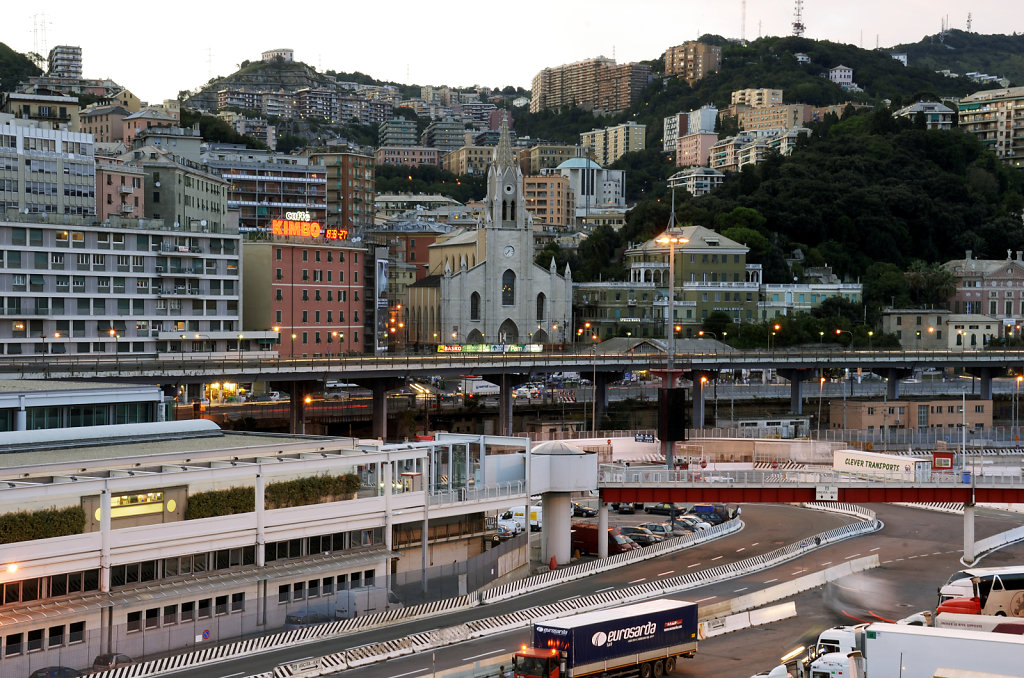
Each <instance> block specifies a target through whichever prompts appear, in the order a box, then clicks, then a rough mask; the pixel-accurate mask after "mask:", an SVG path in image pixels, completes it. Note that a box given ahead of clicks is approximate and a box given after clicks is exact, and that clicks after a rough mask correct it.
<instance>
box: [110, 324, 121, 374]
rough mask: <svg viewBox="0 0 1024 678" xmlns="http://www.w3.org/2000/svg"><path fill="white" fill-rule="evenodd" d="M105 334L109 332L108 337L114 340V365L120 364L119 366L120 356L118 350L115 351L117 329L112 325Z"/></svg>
mask: <svg viewBox="0 0 1024 678" xmlns="http://www.w3.org/2000/svg"><path fill="white" fill-rule="evenodd" d="M107 334H109V335H110V338H111V339H113V340H114V365H115V366H117V367H119V368H120V366H121V356H120V355H118V352H117V330H115V329H114V328H113V327H111V328H110V329H109V330H108V331H107Z"/></svg>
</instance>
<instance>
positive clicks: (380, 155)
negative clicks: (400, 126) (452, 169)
mask: <svg viewBox="0 0 1024 678" xmlns="http://www.w3.org/2000/svg"><path fill="white" fill-rule="evenodd" d="M439 158H440V153H439V152H438V149H436V148H427V147H426V146H381V147H380V148H378V149H377V150H376V152H375V153H374V162H376V163H377V164H378V165H408V166H409V167H418V166H419V165H429V166H430V167H440V166H441V162H440V159H439Z"/></svg>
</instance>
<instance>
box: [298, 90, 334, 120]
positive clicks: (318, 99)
mask: <svg viewBox="0 0 1024 678" xmlns="http://www.w3.org/2000/svg"><path fill="white" fill-rule="evenodd" d="M292 98H293V100H294V104H293V106H294V115H295V117H297V118H306V119H310V120H327V121H330V122H335V121H337V120H339V118H340V116H339V114H338V93H337V92H336V91H334V90H333V89H327V88H324V87H316V88H314V87H304V88H302V89H298V90H295V92H293V93H292Z"/></svg>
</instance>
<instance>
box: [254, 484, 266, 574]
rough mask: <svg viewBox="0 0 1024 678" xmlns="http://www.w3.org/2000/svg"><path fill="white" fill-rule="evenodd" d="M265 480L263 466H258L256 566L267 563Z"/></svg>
mask: <svg viewBox="0 0 1024 678" xmlns="http://www.w3.org/2000/svg"><path fill="white" fill-rule="evenodd" d="M265 491H266V481H265V480H264V478H263V467H262V466H260V469H259V471H257V472H256V567H263V566H264V565H266V564H267V554H266V549H265V548H264V547H265V546H266V543H267V535H266V526H265V524H264V523H265V519H266V497H265Z"/></svg>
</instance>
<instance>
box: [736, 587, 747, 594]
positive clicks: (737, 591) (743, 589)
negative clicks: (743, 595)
mask: <svg viewBox="0 0 1024 678" xmlns="http://www.w3.org/2000/svg"><path fill="white" fill-rule="evenodd" d="M746 590H747V587H746V586H744V587H743V588H741V589H736V590H735V591H733V593H739V592H740V591H746Z"/></svg>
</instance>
